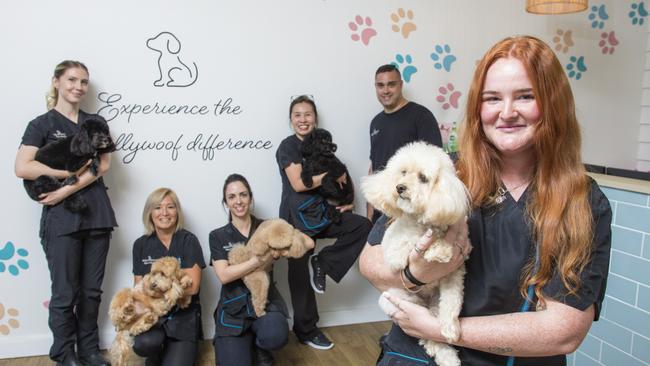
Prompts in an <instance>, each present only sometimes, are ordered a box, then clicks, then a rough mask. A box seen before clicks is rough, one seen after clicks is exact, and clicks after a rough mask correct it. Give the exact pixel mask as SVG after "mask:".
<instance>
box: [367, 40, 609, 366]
mask: <svg viewBox="0 0 650 366" xmlns="http://www.w3.org/2000/svg"><path fill="white" fill-rule="evenodd" d="M456 167H457V169H458V173H459V177H460V178H461V180H462V181H463V182H464V183H465V185H466V186H467V188H468V189H469V192H470V196H471V204H472V208H473V211H472V214H471V216H470V218H469V220H468V222H467V224H468V227H469V236H470V240H471V243H472V244H473V246H474V249H473V251H472V253H471V256H470V257H469V259H468V260H467V262H466V268H467V275H466V277H465V297H464V302H463V309H462V311H461V314H460V329H461V332H460V339H459V340H458V341H457V342H455V344H454V345H455V346H456V348H457V349H458V352H459V356H460V360H461V362H462V364H467V365H475V364H476V365H478V364H480V365H512V364H513V363H514V364H519V362H523V363H524V364H526V365H540V366H541V365H544V366H548V365H565V364H566V357H565V355H566V354H569V353H572V352H573V351H575V350H576V348H577V347H578V346H579V345H580V343H581V342H582V340H583V339H584V337H585V336H586V334H587V331H588V330H589V328H590V326H591V323H592V321H594V320H598V316H599V313H600V309H601V304H602V301H603V298H604V295H605V285H606V280H607V273H608V264H609V250H610V237H611V230H610V223H611V218H612V213H611V209H610V206H609V202H608V200H607V198H606V197H605V196H604V195H603V193H602V191H601V190H600V189H599V188H598V185H597V184H596V183H595V182H594V181H593V180H592V179H591V178H590V177H589V176H587V175H586V172H585V169H584V167H583V164H582V159H581V156H580V129H579V126H578V121H577V119H576V115H575V105H574V99H573V94H572V92H571V88H570V86H569V81H568V79H567V77H566V75H565V73H564V70H563V69H562V65H561V64H560V62H559V61H558V59H557V58H556V56H555V54H554V53H553V51H552V50H551V49H550V48H549V47H548V45H546V44H545V43H544V42H542V41H540V40H539V39H537V38H533V37H529V36H520V37H513V38H506V39H504V40H502V41H500V42H498V43H497V44H496V45H494V46H493V47H492V48H491V49H490V50H489V51H488V52H487V53H486V55H485V56H484V57H483V59H482V60H481V62H480V63H479V64H478V67H477V69H476V72H475V74H474V78H473V80H472V84H471V87H470V90H469V93H468V102H467V109H466V119H465V121H464V123H463V124H462V125H461V133H460V138H459V158H458V161H457V165H456ZM432 204H435V203H432ZM385 225H386V219H385V218H383V219H382V220H380V221H379V222H378V223H377V225H376V226H375V228H374V229H373V232H372V233H371V235H370V237H369V239H368V244H369V245H367V246H366V248H365V250H364V252H363V254H362V256H361V269H362V272H363V273H364V275H365V276H366V277H367V278H368V279H369V280H370V281H371V282H372V283H373V285H374V286H375V287H377V288H378V289H380V290H382V291H383V290H385V289H386V288H389V287H394V286H402V283H400V276H401V274H400V273H393V272H391V271H390V270H387V269H386V267H385V266H384V265H383V257H382V251H381V245H376V246H375V244H380V243H381V240H382V236H383V232H384V230H385ZM463 230H464V225H462V224H457V225H455V227H453V228H452V230H450V232H452V231H454V232H452V233H451V234H450V233H448V238H449V239H450V240H452V241H454V240H456V242H457V243H458V244H459V245H458V247H459V250H458V251H457V252H458V253H457V254H456V255H457V260H456V261H453V260H452V262H454V263H451V264H447V265H439V264H431V263H426V262H424V261H422V259H421V257H420V255H419V254H418V252H419V251H421V250H424V249H426V248H427V247H428V245H430V244H431V238H428V237H426V236H425V237H423V238H422V239H421V241H420V242H419V243H418V244H417V247H416V248H417V249H416V250H413V253H411V255H410V259H411V260H412V261H411V262H410V273H409V274H410V278H407V281H406V282H404V284H403V285H404V286H405V287H408V290H410V291H417V290H418V285H419V284H422V283H428V282H431V281H434V280H436V279H437V278H440V277H441V276H444V275H446V274H447V273H449V272H450V271H451V270H453V269H455V268H454V266H456V267H457V266H458V265H459V264H460V263H461V262H462V259H461V258H462V257H463V256H464V255H466V254H467V253H468V252H469V249H470V248H471V247H470V246H469V244H468V243H466V240H465V239H464V238H463V236H464V235H463V234H462V233H463ZM458 233H460V235H458ZM383 296H386V295H385V294H384V295H383ZM386 297H387V299H388V300H389V301H391V302H392V303H393V304H394V305H395V306H396V307H397V308H398V310H397V311H396V312H395V313H394V314H391V317H392V319H393V321H394V322H395V325H394V326H393V328H392V329H391V331H390V333H389V334H388V336H387V337H386V339H385V340H384V342H383V344H382V348H383V358H380V360H379V361H378V365H388V364H390V362H391V360H393V359H400V360H402V361H403V364H412V365H423V364H428V365H434V364H435V363H434V361H433V360H431V359H430V358H429V357H427V355H426V353H425V352H424V349H423V348H422V347H420V346H419V345H418V343H417V339H418V338H424V339H431V340H434V341H437V342H445V339H444V337H442V335H441V330H440V322H439V320H438V319H437V318H436V317H434V316H432V315H431V314H430V313H429V312H428V311H427V309H425V308H423V307H421V306H419V305H416V304H413V303H410V302H408V301H405V300H402V299H399V298H396V297H394V296H390V295H388V296H386Z"/></svg>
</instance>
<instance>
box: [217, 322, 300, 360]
mask: <svg viewBox="0 0 650 366" xmlns="http://www.w3.org/2000/svg"><path fill="white" fill-rule="evenodd" d="M288 336H289V325H288V324H287V318H286V317H285V316H284V314H282V313H281V312H279V311H269V312H267V313H266V314H265V315H264V316H262V317H260V318H257V319H255V320H254V321H253V324H252V325H251V328H250V330H249V331H247V332H246V333H244V334H242V335H240V336H232V337H215V338H214V340H213V343H212V344H213V346H214V354H215V361H216V364H217V365H219V366H228V365H236V366H253V356H252V355H253V352H252V351H253V342H255V346H257V347H259V348H261V349H264V350H267V351H277V350H279V349H280V348H282V347H284V346H285V345H286V344H287V341H288Z"/></svg>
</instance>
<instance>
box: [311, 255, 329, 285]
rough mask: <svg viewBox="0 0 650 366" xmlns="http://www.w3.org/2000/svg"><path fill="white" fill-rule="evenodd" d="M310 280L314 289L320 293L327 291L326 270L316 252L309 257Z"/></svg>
mask: <svg viewBox="0 0 650 366" xmlns="http://www.w3.org/2000/svg"><path fill="white" fill-rule="evenodd" d="M309 281H310V282H311V287H312V288H313V289H314V291H316V292H317V293H319V294H324V293H325V271H323V267H322V266H321V264H320V262H319V261H318V255H316V254H314V255H312V256H311V257H309Z"/></svg>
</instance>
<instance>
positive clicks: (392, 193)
mask: <svg viewBox="0 0 650 366" xmlns="http://www.w3.org/2000/svg"><path fill="white" fill-rule="evenodd" d="M395 182H397V175H396V174H393V172H392V171H390V170H388V169H384V170H382V171H380V172H377V173H374V174H372V175H369V176H366V177H363V178H361V191H362V192H363V195H364V197H365V198H366V201H368V202H369V203H370V204H371V205H373V206H374V207H376V208H377V209H378V210H379V211H381V212H383V213H384V214H386V216H388V217H392V218H396V217H399V216H400V214H401V210H400V209H399V208H397V206H396V202H397V191H396V190H395Z"/></svg>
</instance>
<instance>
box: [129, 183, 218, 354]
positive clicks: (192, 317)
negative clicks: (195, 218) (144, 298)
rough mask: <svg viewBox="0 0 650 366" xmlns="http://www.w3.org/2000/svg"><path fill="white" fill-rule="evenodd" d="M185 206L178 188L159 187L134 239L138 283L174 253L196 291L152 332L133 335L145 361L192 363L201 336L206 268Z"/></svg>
mask: <svg viewBox="0 0 650 366" xmlns="http://www.w3.org/2000/svg"><path fill="white" fill-rule="evenodd" d="M183 222H184V220H183V210H182V209H181V203H180V201H179V200H178V196H177V195H176V193H175V192H174V191H173V190H171V189H169V188H158V189H156V190H154V191H153V192H151V194H149V197H147V202H146V203H145V205H144V210H143V211H142V223H143V224H144V228H145V232H146V233H145V235H143V236H141V237H140V238H138V239H137V240H136V241H135V243H133V276H134V282H135V283H136V284H137V283H139V282H140V281H142V277H143V276H144V275H146V274H147V273H149V271H150V270H151V264H152V263H153V262H155V261H156V259H158V258H162V257H174V258H177V259H178V260H179V261H180V266H181V268H182V269H183V271H185V272H186V273H187V274H188V275H189V276H190V277H191V278H192V287H190V288H188V289H187V290H185V291H186V293H187V294H189V295H192V301H191V302H190V305H189V306H188V307H187V308H185V309H179V308H173V309H172V310H171V311H170V312H169V313H167V316H165V317H161V318H160V319H159V320H158V323H157V324H156V325H154V326H153V327H152V328H151V329H149V330H148V331H146V332H144V333H142V334H139V335H137V336H135V337H134V344H133V351H134V352H135V353H136V354H138V355H140V356H142V357H146V358H147V360H146V362H145V365H146V366H154V365H162V366H175V365H193V364H194V362H195V361H196V356H197V354H198V349H199V348H198V347H199V343H198V341H199V340H200V339H201V338H202V333H203V332H202V328H201V304H200V302H199V289H200V286H201V270H202V269H203V268H205V260H204V259H203V251H202V250H201V244H200V243H199V240H198V239H197V238H196V236H195V235H194V234H192V233H191V232H189V231H187V230H185V229H183Z"/></svg>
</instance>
